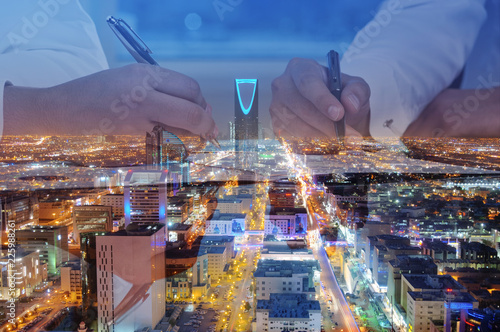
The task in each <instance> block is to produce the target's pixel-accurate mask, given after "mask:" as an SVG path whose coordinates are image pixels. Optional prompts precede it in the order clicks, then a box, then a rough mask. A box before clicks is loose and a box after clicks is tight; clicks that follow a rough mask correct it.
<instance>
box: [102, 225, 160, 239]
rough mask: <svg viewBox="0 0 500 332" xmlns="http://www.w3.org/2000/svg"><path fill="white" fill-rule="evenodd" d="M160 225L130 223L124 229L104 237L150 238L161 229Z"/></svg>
mask: <svg viewBox="0 0 500 332" xmlns="http://www.w3.org/2000/svg"><path fill="white" fill-rule="evenodd" d="M164 226H165V225H164V224H162V223H140V222H133V223H130V224H129V225H128V226H127V228H126V229H122V230H119V231H117V232H109V233H106V236H151V235H153V234H155V233H156V232H158V231H159V230H160V229H162V228H163V227H164Z"/></svg>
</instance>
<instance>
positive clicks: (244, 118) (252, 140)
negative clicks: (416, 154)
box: [234, 79, 259, 168]
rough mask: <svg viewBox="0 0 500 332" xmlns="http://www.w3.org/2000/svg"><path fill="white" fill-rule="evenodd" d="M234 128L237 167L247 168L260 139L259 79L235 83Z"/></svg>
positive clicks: (238, 80) (240, 80) (241, 80)
mask: <svg viewBox="0 0 500 332" xmlns="http://www.w3.org/2000/svg"><path fill="white" fill-rule="evenodd" d="M234 89H235V91H234V92H235V96H234V128H235V132H234V134H235V151H236V153H237V166H238V167H242V168H246V167H249V166H250V164H251V161H252V160H251V156H252V153H253V152H255V151H256V147H257V140H258V139H259V105H258V104H259V96H258V87H257V79H236V80H235V81H234Z"/></svg>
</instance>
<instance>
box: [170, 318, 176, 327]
mask: <svg viewBox="0 0 500 332" xmlns="http://www.w3.org/2000/svg"><path fill="white" fill-rule="evenodd" d="M168 323H169V324H170V326H172V327H174V326H175V323H176V321H175V319H173V318H172V319H171V320H169V321H168Z"/></svg>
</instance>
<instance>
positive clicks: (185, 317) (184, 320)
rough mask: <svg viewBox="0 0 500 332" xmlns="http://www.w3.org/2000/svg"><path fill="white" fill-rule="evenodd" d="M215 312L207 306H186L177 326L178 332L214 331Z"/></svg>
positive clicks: (215, 322)
mask: <svg viewBox="0 0 500 332" xmlns="http://www.w3.org/2000/svg"><path fill="white" fill-rule="evenodd" d="M215 317H216V311H215V310H213V309H212V308H208V306H206V305H204V306H200V305H196V304H194V305H187V306H186V307H185V310H184V312H183V313H182V315H181V317H180V318H179V321H178V322H177V325H179V327H180V329H179V332H197V331H200V332H201V331H203V332H205V331H207V332H211V331H215V325H216V324H217V319H216V318H215Z"/></svg>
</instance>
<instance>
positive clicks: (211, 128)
mask: <svg viewBox="0 0 500 332" xmlns="http://www.w3.org/2000/svg"><path fill="white" fill-rule="evenodd" d="M148 106H149V107H150V108H151V112H150V116H151V118H150V120H153V121H159V122H162V123H165V124H166V125H168V126H171V127H176V128H181V129H185V130H188V131H190V132H192V133H193V134H196V135H200V136H201V137H202V138H204V139H206V138H207V137H208V136H209V135H214V133H215V132H216V128H217V127H216V125H215V122H214V120H213V119H212V117H211V116H210V114H209V113H208V112H206V111H205V109H204V108H202V107H200V105H198V104H195V103H193V102H191V101H188V100H186V99H183V98H178V97H174V96H171V95H167V94H164V93H160V92H156V93H153V94H152V96H151V100H150V105H148Z"/></svg>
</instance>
